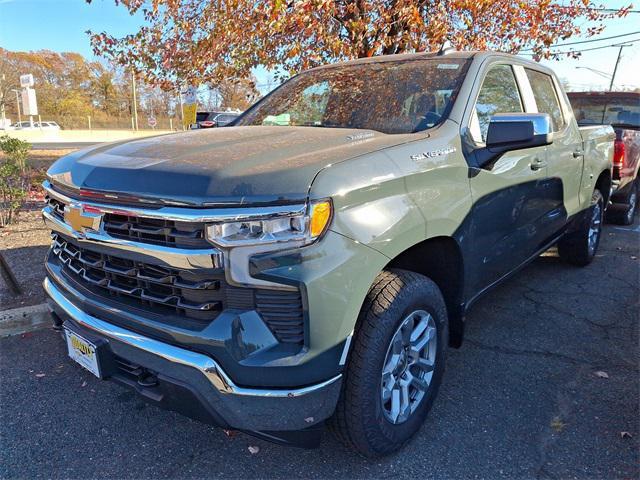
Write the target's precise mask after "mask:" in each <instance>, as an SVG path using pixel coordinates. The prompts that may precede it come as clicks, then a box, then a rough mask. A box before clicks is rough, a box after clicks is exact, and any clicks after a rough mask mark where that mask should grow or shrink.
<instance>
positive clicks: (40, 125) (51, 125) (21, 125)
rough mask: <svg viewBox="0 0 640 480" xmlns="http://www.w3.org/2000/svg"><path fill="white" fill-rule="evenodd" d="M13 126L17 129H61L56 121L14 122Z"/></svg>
mask: <svg viewBox="0 0 640 480" xmlns="http://www.w3.org/2000/svg"><path fill="white" fill-rule="evenodd" d="M13 128H14V129H16V130H36V129H38V130H44V129H46V130H60V125H58V124H57V123H56V122H33V125H32V124H31V122H30V121H26V122H16V123H14V124H13Z"/></svg>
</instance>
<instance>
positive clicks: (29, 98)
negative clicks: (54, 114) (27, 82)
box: [22, 88, 38, 115]
mask: <svg viewBox="0 0 640 480" xmlns="http://www.w3.org/2000/svg"><path fill="white" fill-rule="evenodd" d="M22 113H23V114H24V115H38V102H37V101H36V91H35V90H34V89H33V88H23V89H22Z"/></svg>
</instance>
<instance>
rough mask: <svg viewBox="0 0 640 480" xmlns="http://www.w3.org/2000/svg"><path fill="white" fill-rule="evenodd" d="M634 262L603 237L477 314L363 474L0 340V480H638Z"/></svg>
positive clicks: (328, 445) (50, 348) (41, 346)
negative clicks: (178, 410)
mask: <svg viewBox="0 0 640 480" xmlns="http://www.w3.org/2000/svg"><path fill="white" fill-rule="evenodd" d="M639 250H640V227H638V226H637V225H636V226H635V227H613V226H607V227H606V229H605V233H604V236H603V241H602V244H601V246H600V250H599V254H598V257H597V258H596V259H595V261H594V262H593V263H592V264H591V265H590V266H588V267H586V268H582V269H581V268H575V267H571V266H568V265H566V264H564V263H562V262H561V261H560V260H559V259H558V258H557V256H555V255H554V254H553V253H548V254H546V255H545V256H542V257H540V258H539V259H537V260H536V261H535V262H534V263H533V264H531V265H530V266H529V267H527V268H526V269H524V270H523V271H521V272H520V273H519V274H517V275H516V276H514V277H513V278H512V279H511V280H509V281H508V282H506V283H504V284H503V285H502V286H500V287H498V288H497V289H495V290H494V291H493V292H491V293H490V294H489V295H488V296H486V297H485V298H484V299H482V300H481V301H480V302H479V303H478V304H477V305H476V307H475V309H474V310H473V312H472V314H471V315H470V316H469V318H468V330H467V338H466V341H465V343H464V344H463V346H462V348H461V349H458V350H454V349H450V350H449V357H448V364H447V372H446V374H445V378H444V382H443V385H442V388H441V390H440V394H439V397H438V399H437V400H436V402H435V404H434V408H433V410H432V411H431V414H430V416H429V418H428V419H427V421H426V423H425V425H424V427H423V428H422V429H421V431H420V432H419V434H418V435H417V436H416V438H415V439H414V440H413V441H412V442H411V443H409V444H408V445H407V446H406V448H404V449H403V450H402V451H400V452H399V453H397V454H394V455H392V456H389V457H386V458H382V459H377V460H370V459H364V458H361V457H360V456H358V455H355V454H353V453H351V452H349V451H347V450H345V449H344V448H343V447H342V446H341V445H340V444H339V443H337V442H336V441H335V440H334V439H333V438H332V437H331V436H330V435H329V434H328V433H327V434H325V436H324V439H323V443H322V446H321V447H320V448H318V449H316V450H299V449H292V448H285V447H280V446H276V445H272V444H269V443H266V442H263V441H260V440H255V439H253V438H252V437H249V436H246V435H244V434H235V435H232V436H228V435H227V434H225V433H224V432H223V431H222V430H220V429H216V428H213V427H210V426H207V425H203V424H200V423H197V422H195V421H192V420H189V419H187V418H184V417H181V416H179V415H177V414H174V413H171V412H167V411H162V410H160V409H157V408H156V407H153V406H150V405H147V404H145V403H144V402H143V401H141V400H140V399H139V398H137V397H136V396H135V395H134V394H133V393H131V392H130V391H128V390H126V389H125V388H124V387H121V386H118V385H115V384H112V383H110V382H102V381H99V380H97V379H96V378H94V377H92V376H91V374H89V373H88V372H86V371H83V370H82V369H81V368H80V367H79V366H76V365H75V364H73V363H72V362H71V361H70V360H69V359H68V358H67V356H66V351H65V346H64V344H63V342H62V340H61V338H60V336H59V334H58V333H56V332H53V331H52V330H49V329H46V330H40V331H37V332H33V333H30V334H24V335H22V336H14V337H10V338H5V339H2V340H0V442H1V445H0V477H2V478H40V477H47V478H60V477H63V478H83V479H87V478H97V477H100V478H154V479H155V478H196V477H198V478H202V477H207V478H218V477H225V478H257V477H259V478H264V477H269V478H291V477H305V478H363V477H403V478H455V479H460V478H509V479H522V478H527V479H528V478H542V479H546V478H549V479H557V478H589V479H591V478H606V479H612V478H638V477H640V467H639V465H640V442H639V440H640V425H639V421H640V420H639V419H640V412H639V398H640V371H639V362H640V356H639V348H638V338H639V336H638V334H639V330H638V323H639V311H640V303H639V296H638V292H639V291H640V289H639V283H640V281H639V280H640V279H639V277H640V268H639V267H640V260H639V259H638V257H639V256H640V252H639ZM623 432H626V433H623ZM249 447H252V449H251V450H252V451H253V452H255V453H252V452H251V451H250V449H249ZM253 447H258V450H257V451H256V449H255V448H253Z"/></svg>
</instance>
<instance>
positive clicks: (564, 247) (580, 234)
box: [558, 190, 604, 267]
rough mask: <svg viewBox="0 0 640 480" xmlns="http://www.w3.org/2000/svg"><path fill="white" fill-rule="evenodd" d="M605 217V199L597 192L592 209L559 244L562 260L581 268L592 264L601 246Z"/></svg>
mask: <svg viewBox="0 0 640 480" xmlns="http://www.w3.org/2000/svg"><path fill="white" fill-rule="evenodd" d="M603 215H604V198H603V196H602V193H600V191H599V190H596V191H594V192H593V196H592V197H591V207H590V208H589V211H588V212H587V214H586V215H585V218H584V219H583V220H582V222H581V223H580V225H579V226H578V228H577V229H576V230H575V231H573V232H571V233H568V234H567V235H565V236H564V237H563V238H562V239H561V240H560V241H559V242H558V254H559V255H560V258H562V259H563V260H565V261H567V262H569V263H571V264H573V265H577V266H580V267H582V266H585V265H588V264H590V263H591V261H592V260H593V258H594V257H595V256H596V251H597V250H598V245H600V237H601V235H602V219H603Z"/></svg>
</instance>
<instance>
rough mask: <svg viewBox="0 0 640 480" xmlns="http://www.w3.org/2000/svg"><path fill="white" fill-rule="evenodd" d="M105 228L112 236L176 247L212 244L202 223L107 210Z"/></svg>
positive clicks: (202, 246)
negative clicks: (207, 238)
mask: <svg viewBox="0 0 640 480" xmlns="http://www.w3.org/2000/svg"><path fill="white" fill-rule="evenodd" d="M102 226H103V228H104V231H105V232H107V233H108V234H109V235H111V236H112V237H116V238H123V239H126V240H132V241H134V242H141V243H152V244H154V245H164V246H167V247H176V248H211V244H210V243H209V242H207V240H206V238H205V232H204V229H205V226H204V224H202V223H192V222H176V221H173V220H165V219H160V218H146V217H132V216H128V215H119V214H115V213H106V214H105V215H104V218H103V220H102Z"/></svg>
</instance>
